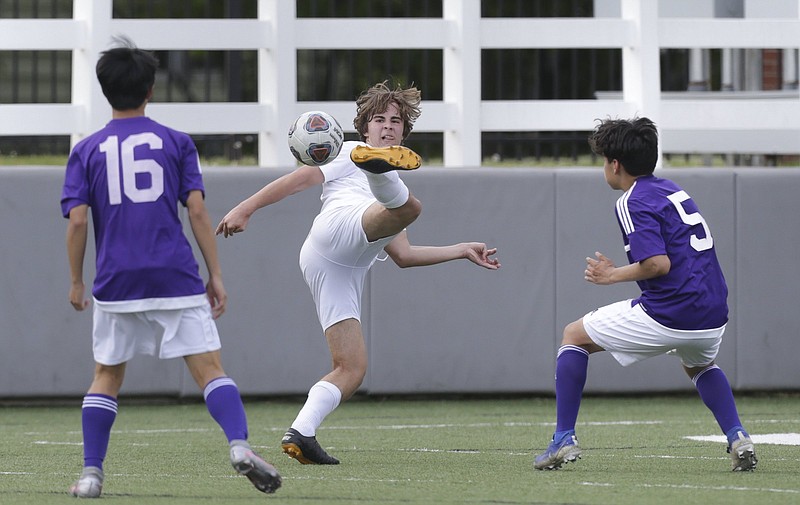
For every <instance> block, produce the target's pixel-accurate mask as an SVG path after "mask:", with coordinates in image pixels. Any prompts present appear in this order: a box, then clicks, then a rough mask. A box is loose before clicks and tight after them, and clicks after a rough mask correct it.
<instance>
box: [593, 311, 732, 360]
mask: <svg viewBox="0 0 800 505" xmlns="http://www.w3.org/2000/svg"><path fill="white" fill-rule="evenodd" d="M583 327H584V329H585V330H586V333H588V334H589V337H590V338H591V339H592V341H594V343H596V344H597V345H599V346H600V347H602V348H603V349H605V350H606V351H608V352H609V353H611V355H612V356H614V359H616V360H617V361H618V362H619V364H620V365H622V366H629V365H632V364H633V363H636V362H637V361H642V360H644V359H647V358H651V357H653V356H658V355H660V354H666V353H667V352H669V353H670V354H676V355H677V356H679V357H680V358H681V362H682V363H683V365H684V366H687V367H690V368H693V367H701V366H706V365H708V364H710V363H711V362H712V361H714V360H715V359H716V357H717V353H718V352H719V346H720V343H721V342H722V334H723V333H725V327H724V326H723V327H721V328H714V329H710V330H674V329H672V328H667V327H666V326H664V325H662V324H660V323H658V322H657V321H655V320H654V319H653V318H651V317H650V316H648V315H647V313H646V312H645V311H644V309H643V308H642V306H641V305H640V304H637V305H635V306H633V307H631V300H624V301H621V302H616V303H612V304H611V305H606V306H604V307H600V308H599V309H596V310H594V311H592V312H589V313H588V314H586V315H585V316H583Z"/></svg>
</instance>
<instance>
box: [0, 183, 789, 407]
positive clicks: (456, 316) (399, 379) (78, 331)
mask: <svg viewBox="0 0 800 505" xmlns="http://www.w3.org/2000/svg"><path fill="white" fill-rule="evenodd" d="M283 173H285V171H280V170H267V169H261V168H241V167H218V168H208V169H206V174H205V180H206V186H207V198H206V202H207V206H208V209H209V213H210V214H211V219H212V221H213V222H214V223H216V222H218V221H219V220H220V219H221V218H222V216H223V215H224V214H225V213H226V212H227V211H228V210H229V209H230V208H231V207H233V206H234V205H235V204H237V203H238V202H239V201H240V200H242V199H243V198H245V197H247V196H249V195H250V194H252V193H253V192H255V191H256V190H258V189H259V188H260V187H262V186H263V185H264V184H265V183H267V182H269V181H271V180H273V179H275V178H276V177H278V176H280V175H281V174H283ZM660 175H663V176H665V177H670V178H673V179H674V180H676V181H677V182H678V183H679V184H681V185H682V186H683V187H684V188H685V189H686V190H687V191H688V192H689V194H690V195H692V196H693V198H695V200H696V201H697V202H698V205H699V206H700V209H701V212H702V213H703V216H704V217H705V218H706V220H707V221H708V223H709V225H710V227H711V230H712V232H713V234H714V240H715V245H716V246H717V252H718V254H719V257H720V261H721V262H722V266H723V269H724V270H725V273H726V276H727V279H728V283H729V288H730V298H729V302H730V305H731V322H730V324H729V326H728V331H727V333H726V336H725V342H724V344H723V347H722V351H721V354H720V357H719V363H720V364H721V365H722V366H723V368H724V369H725V370H726V372H727V373H728V375H729V378H730V380H731V383H732V384H733V386H734V387H735V388H737V389H771V388H780V389H797V384H798V383H800V371H798V368H797V367H796V365H795V363H794V362H793V360H792V359H791V356H792V352H791V351H792V350H793V348H794V346H793V345H792V344H793V342H794V340H795V336H794V333H793V332H794V325H793V324H791V315H792V314H794V313H795V312H796V311H795V310H794V305H796V303H795V297H794V295H795V287H794V284H795V283H796V282H797V280H798V278H799V277H800V275H799V274H800V271H798V270H799V269H800V267H798V266H797V265H796V263H795V261H794V260H795V257H796V252H795V247H796V246H797V237H798V233H797V225H796V223H795V221H794V220H793V218H794V216H797V215H799V214H800V203H798V199H797V194H798V192H799V191H800V171H796V170H774V169H752V170H750V169H710V170H709V169H682V170H663V171H661V173H660ZM403 177H404V180H406V182H407V184H408V185H409V187H410V188H411V191H412V192H413V193H414V194H416V195H417V196H418V197H419V198H420V199H421V200H422V202H423V212H422V215H421V217H420V218H419V220H418V221H417V222H416V223H414V224H413V225H412V226H411V227H410V228H409V236H410V238H411V241H412V243H415V244H432V245H443V244H448V243H453V242H459V241H468V240H476V241H485V242H487V243H488V244H489V245H491V246H496V247H498V248H499V254H498V256H499V258H500V260H501V262H502V263H503V267H502V268H501V269H500V270H499V271H497V272H490V271H487V270H484V269H481V268H478V267H476V266H474V265H472V264H469V263H468V262H466V261H458V262H453V263H449V264H445V265H438V266H432V267H423V268H412V269H406V270H402V269H400V268H398V267H397V266H396V265H394V264H393V263H392V262H391V260H388V261H386V262H383V263H378V264H377V265H376V266H375V267H374V268H373V270H372V273H371V274H370V277H369V278H368V281H367V282H368V285H367V289H366V291H365V299H364V308H365V310H364V329H365V336H366V339H367V345H368V351H369V355H370V368H369V371H368V374H367V378H366V380H365V383H364V385H363V386H362V388H361V391H362V392H364V393H369V394H384V393H433V392H459V393H462V392H463V393H467V392H543V393H551V392H552V387H553V384H552V383H553V372H554V361H555V352H556V349H557V346H558V343H559V341H560V339H561V331H562V329H563V327H564V326H565V325H566V324H567V323H569V322H570V321H573V320H575V319H577V318H579V317H581V316H582V315H583V314H585V313H586V312H588V311H589V310H591V309H593V308H595V307H597V306H599V305H603V304H606V303H610V302H612V301H616V300H619V299H622V298H625V297H629V296H635V295H636V293H637V290H636V288H635V286H634V285H633V284H630V285H617V286H593V285H589V284H587V283H586V282H585V281H583V278H582V277H583V275H582V272H583V269H584V264H585V260H584V258H585V257H586V256H588V255H592V254H593V253H594V251H596V250H599V251H602V252H604V253H605V254H606V255H608V256H609V257H611V258H612V259H613V260H614V261H615V262H617V263H618V264H624V263H625V262H626V260H625V255H624V253H623V251H622V247H621V238H620V233H619V229H618V227H617V224H616V221H615V217H614V202H615V200H616V198H617V197H618V196H619V195H620V193H619V192H618V191H613V190H611V189H610V188H608V186H607V185H606V184H605V182H604V181H603V178H602V172H601V171H600V170H599V169H564V168H560V169H526V168H513V169H512V168H509V169H498V168H492V169H444V168H430V169H428V168H425V169H423V170H420V171H419V172H412V173H408V174H404V175H403ZM62 178H63V172H62V169H60V168H58V167H4V168H2V169H0V224H1V225H2V226H3V229H4V230H5V235H4V237H5V238H4V239H3V240H2V243H0V255H2V256H1V257H2V262H0V281H2V286H3V289H2V291H0V323H2V324H0V346H2V353H0V397H14V396H64V395H80V394H83V392H84V391H85V390H86V387H87V386H88V384H89V382H90V381H91V377H92V360H91V313H90V311H87V312H84V313H76V312H75V311H74V310H73V309H72V308H71V307H70V305H69V303H68V300H67V294H68V289H69V273H68V268H67V259H66V253H65V245H64V233H65V228H66V220H65V219H63V218H62V217H61V216H60V209H59V205H58V200H59V195H60V191H61V183H62ZM318 208H319V191H318V190H309V191H307V192H305V193H302V194H300V195H295V196H293V197H291V198H289V199H287V200H286V201H284V202H281V203H279V204H277V205H275V206H272V207H271V208H267V209H263V210H261V211H259V212H258V213H257V214H256V215H255V216H254V218H253V219H252V220H251V223H250V226H249V229H248V231H247V232H245V233H243V234H239V235H237V236H235V237H234V238H229V239H222V238H220V239H219V240H218V245H219V250H220V258H221V261H222V265H223V270H224V279H225V284H226V287H227V290H228V294H229V307H228V311H227V312H226V314H225V315H223V317H222V318H221V319H219V320H218V325H219V329H220V334H221V337H222V340H223V363H224V365H225V368H226V370H227V372H228V373H229V374H230V375H231V376H232V377H234V378H235V379H236V381H237V383H238V384H239V386H240V388H241V390H242V392H243V393H245V394H264V395H271V394H305V393H306V392H307V390H308V387H309V386H310V385H311V384H313V383H314V382H315V381H316V380H318V379H319V378H320V377H321V376H322V375H323V374H324V373H326V372H327V371H328V369H329V367H330V357H329V355H328V351H327V346H326V345H325V339H324V336H323V334H322V331H321V329H320V327H319V324H318V323H317V320H316V315H315V312H314V307H313V303H312V302H311V297H310V295H309V293H308V290H307V288H306V286H305V284H304V282H303V280H302V277H301V275H300V270H299V268H298V266H297V256H298V253H299V249H300V246H301V244H302V241H303V239H304V238H305V235H306V233H307V231H308V228H309V226H310V223H311V221H312V219H313V217H314V215H315V214H316V212H317V210H318ZM92 254H93V249H92V248H91V247H90V250H89V251H88V253H87V257H89V260H87V264H86V272H87V275H86V281H87V282H88V283H91V280H92V272H93V262H92V261H91V258H92V256H91V255H92ZM203 271H204V269H203ZM691 387H692V386H691V383H690V382H689V381H688V379H687V378H685V377H684V375H683V373H682V372H681V371H680V368H679V366H678V361H677V359H675V358H672V357H660V358H656V359H652V360H649V361H646V362H644V363H640V364H637V365H634V366H632V367H629V368H622V367H620V366H619V365H617V364H616V362H614V361H613V359H611V358H610V356H608V355H596V356H593V358H592V360H591V364H590V371H589V381H588V388H587V390H588V391H596V392H606V391H609V392H645V391H660V390H675V389H678V390H684V389H686V390H689V389H691ZM123 392H124V393H126V394H167V395H197V394H199V391H198V389H197V386H196V385H195V384H194V383H193V381H192V380H191V378H190V377H189V376H188V373H186V372H185V370H184V366H183V364H182V362H181V361H180V360H170V361H167V362H161V361H159V360H157V359H155V358H150V357H139V358H137V359H135V360H133V361H132V363H131V364H130V366H129V369H128V375H127V380H126V383H125V387H124V389H123Z"/></svg>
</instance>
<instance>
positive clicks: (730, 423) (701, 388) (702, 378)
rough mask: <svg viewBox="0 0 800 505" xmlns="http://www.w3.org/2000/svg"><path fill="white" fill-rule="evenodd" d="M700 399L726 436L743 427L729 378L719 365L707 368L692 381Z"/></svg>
mask: <svg viewBox="0 0 800 505" xmlns="http://www.w3.org/2000/svg"><path fill="white" fill-rule="evenodd" d="M692 382H694V385H695V387H696V388H697V392H698V393H700V398H701V399H702V400H703V403H705V404H706V407H708V409H709V410H710V411H711V412H712V413H713V414H714V418H715V419H716V420H717V424H719V427H720V428H721V429H722V433H725V434H726V435H727V434H728V433H729V432H730V431H731V430H732V429H733V428H736V427H741V425H742V423H741V421H739V412H738V411H737V410H736V402H735V401H734V399H733V392H732V391H731V385H730V383H728V378H727V377H726V376H725V372H723V371H722V370H721V369H720V368H719V367H718V366H717V365H713V366H711V367H709V368H706V369H705V370H703V371H702V372H700V373H699V374H697V375H695V376H694V378H693V379H692Z"/></svg>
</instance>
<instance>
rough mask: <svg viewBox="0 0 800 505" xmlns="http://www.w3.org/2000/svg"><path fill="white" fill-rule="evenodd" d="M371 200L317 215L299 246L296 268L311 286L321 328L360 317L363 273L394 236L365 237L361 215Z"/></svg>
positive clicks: (364, 276)
mask: <svg viewBox="0 0 800 505" xmlns="http://www.w3.org/2000/svg"><path fill="white" fill-rule="evenodd" d="M372 203H373V202H366V204H365V205H362V206H359V207H357V208H355V209H354V208H352V207H342V208H339V209H334V210H332V211H329V212H325V213H323V214H320V215H318V216H317V218H316V219H315V220H314V224H313V225H312V226H311V230H310V231H309V232H308V237H307V238H306V240H305V242H304V243H303V247H302V248H301V249H300V270H301V271H302V272H303V278H304V279H305V281H306V284H308V287H309V289H310V290H311V296H312V298H313V299H314V304H315V305H316V308H317V316H318V317H319V322H320V325H322V330H323V331H325V330H327V329H328V328H329V327H331V326H332V325H333V324H335V323H338V322H339V321H344V320H345V319H351V318H352V319H356V320H358V321H361V295H362V293H363V291H364V281H365V279H366V278H367V273H368V272H369V269H370V267H371V266H372V265H373V264H374V263H375V260H376V259H377V257H378V255H379V254H380V253H381V251H382V250H383V248H384V247H385V246H386V245H387V244H388V243H389V242H391V241H392V239H393V238H394V236H391V237H386V238H382V239H379V240H376V241H374V242H368V241H367V235H366V234H365V233H364V228H363V226H362V225H361V218H362V216H363V214H364V211H366V209H367V207H369V205H371V204H372Z"/></svg>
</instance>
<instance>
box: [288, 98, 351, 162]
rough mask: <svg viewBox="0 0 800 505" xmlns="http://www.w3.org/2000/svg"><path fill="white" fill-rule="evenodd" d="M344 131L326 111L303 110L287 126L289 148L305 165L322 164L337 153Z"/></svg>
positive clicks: (340, 147) (339, 149) (330, 159)
mask: <svg viewBox="0 0 800 505" xmlns="http://www.w3.org/2000/svg"><path fill="white" fill-rule="evenodd" d="M342 142H344V132H343V131H342V127H341V126H340V125H339V122H338V121H336V118H334V117H333V116H331V115H330V114H328V113H326V112H322V111H319V110H312V111H309V112H304V113H303V114H301V115H300V117H298V118H297V119H296V120H295V122H294V123H292V126H290V127H289V150H290V151H292V154H293V155H294V157H295V158H297V161H299V162H300V163H304V164H306V165H316V166H320V165H324V164H326V163H328V162H330V161H332V160H333V159H334V158H336V157H337V156H338V155H339V151H341V149H342Z"/></svg>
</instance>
